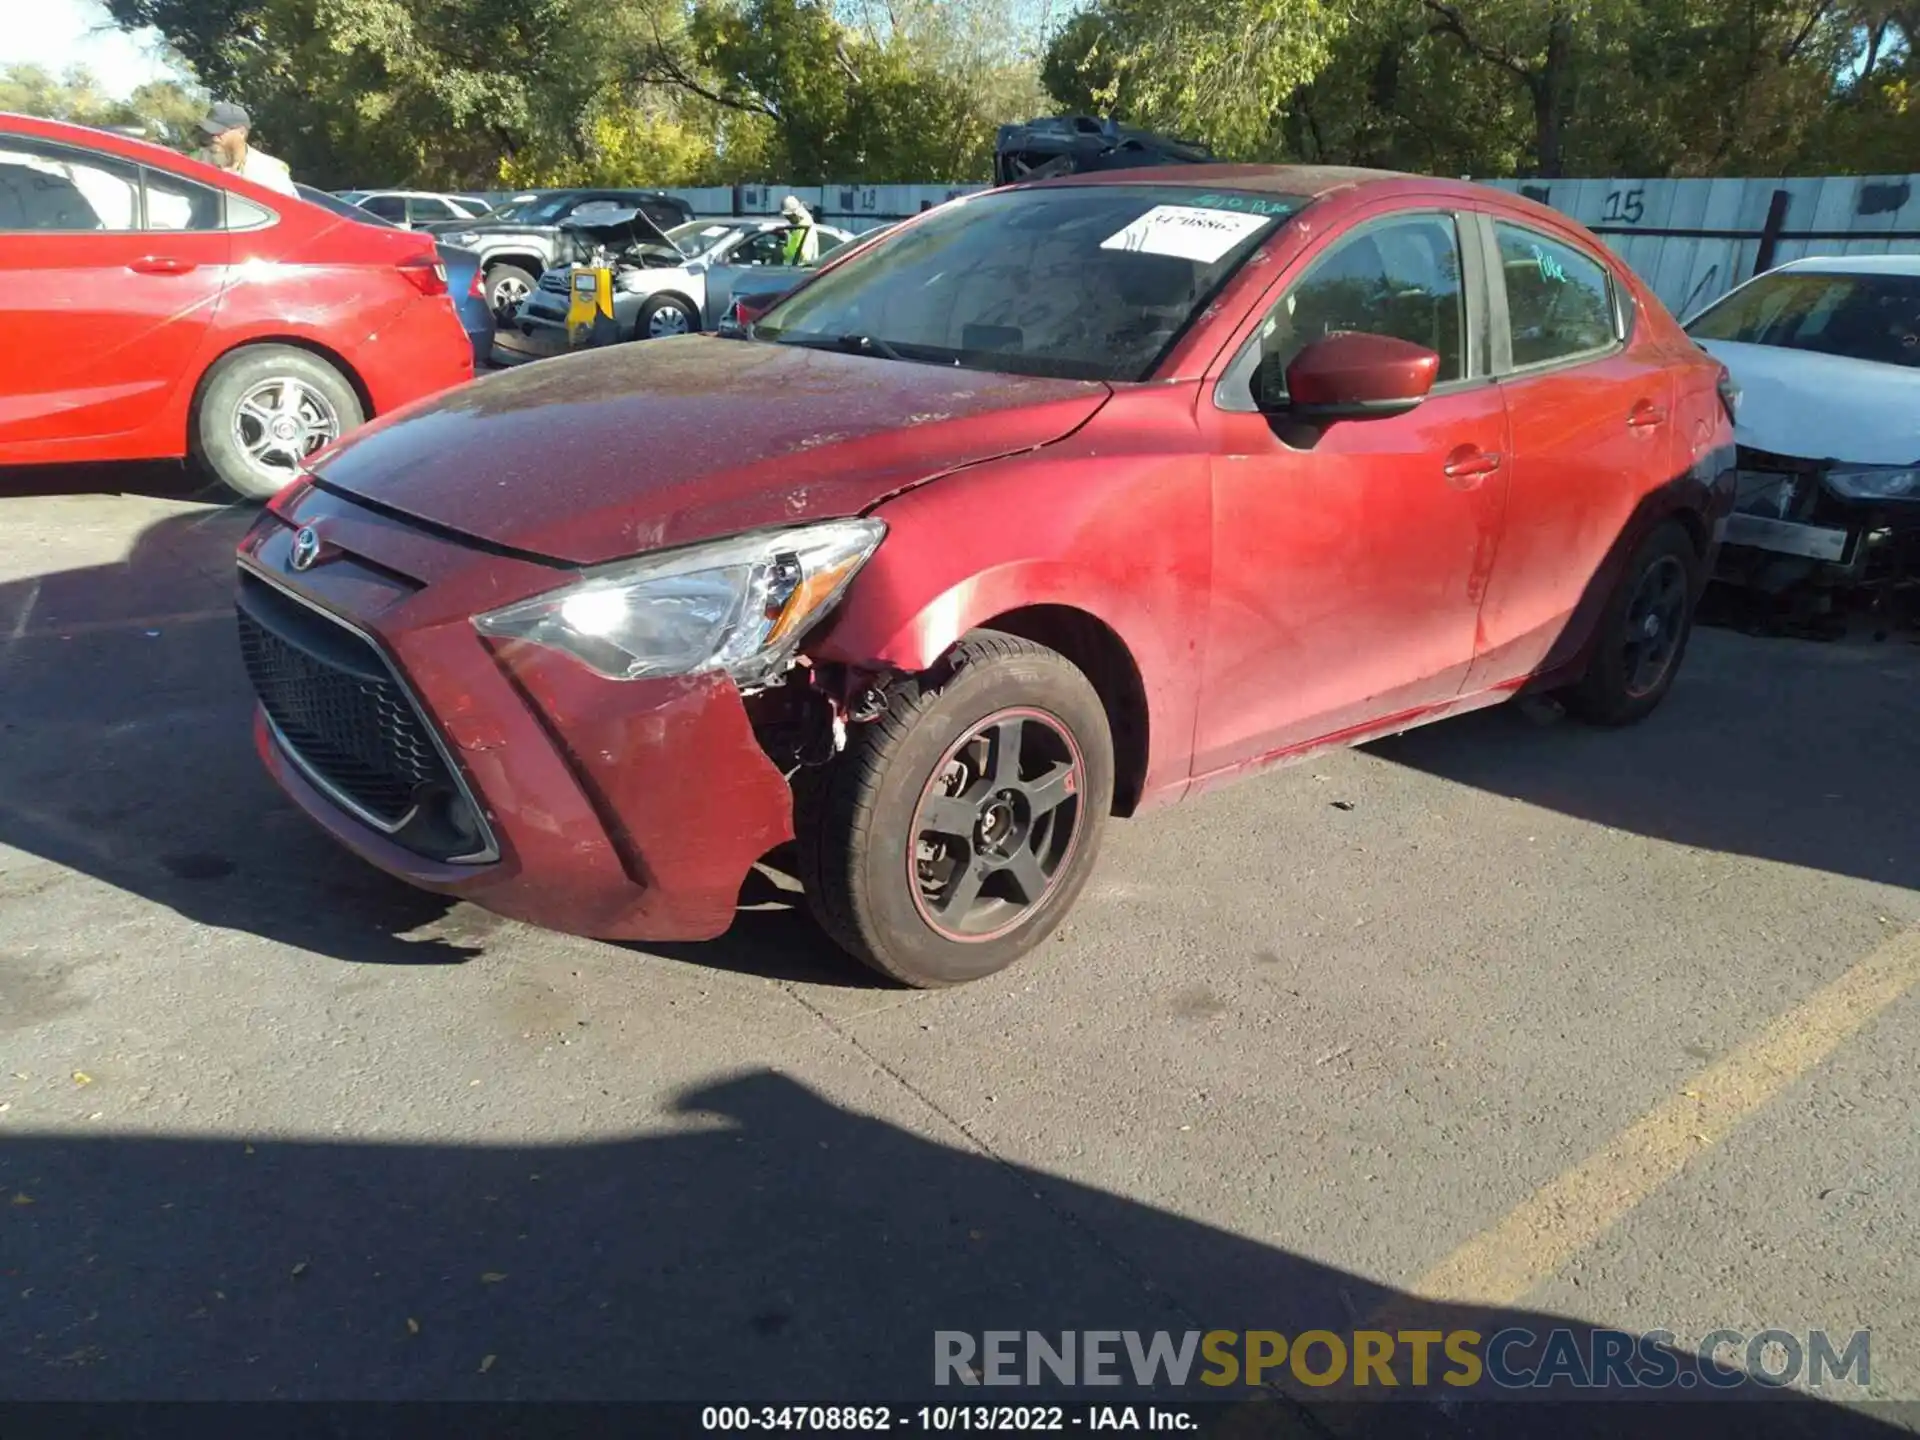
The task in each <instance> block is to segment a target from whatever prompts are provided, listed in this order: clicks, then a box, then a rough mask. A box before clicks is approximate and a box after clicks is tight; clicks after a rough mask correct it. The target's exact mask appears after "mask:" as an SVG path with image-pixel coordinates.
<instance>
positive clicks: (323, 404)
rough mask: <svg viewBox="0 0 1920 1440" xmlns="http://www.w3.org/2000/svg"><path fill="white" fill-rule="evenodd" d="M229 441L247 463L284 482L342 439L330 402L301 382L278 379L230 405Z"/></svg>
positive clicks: (290, 379) (284, 377)
mask: <svg viewBox="0 0 1920 1440" xmlns="http://www.w3.org/2000/svg"><path fill="white" fill-rule="evenodd" d="M233 438H234V441H235V442H236V443H237V444H238V445H239V447H240V449H241V450H242V451H243V452H244V453H245V455H246V457H247V463H248V464H249V465H251V466H252V467H253V468H254V469H255V470H257V471H259V472H260V473H261V474H262V475H264V476H267V477H268V478H270V479H272V480H274V481H276V482H277V483H279V484H282V485H284V484H286V483H287V482H288V481H290V480H292V479H293V477H294V476H295V475H297V474H298V473H299V470H300V462H301V461H303V460H305V459H306V458H307V456H309V455H311V454H313V452H314V451H316V450H318V449H320V447H321V446H323V445H331V444H332V443H333V442H334V441H335V440H338V439H339V438H340V416H339V413H338V412H337V411H336V410H335V409H334V408H333V402H332V401H330V400H329V399H327V397H326V396H325V395H323V394H321V393H320V392H319V391H318V390H316V389H314V388H313V387H312V386H311V385H308V384H306V383H305V382H304V381H300V380H295V379H292V378H290V377H286V376H280V377H276V378H274V379H271V380H263V381H261V382H260V383H259V384H258V385H255V386H254V387H253V388H252V389H251V390H249V391H247V393H246V394H244V395H242V396H241V397H240V403H239V404H238V405H236V406H234V407H233Z"/></svg>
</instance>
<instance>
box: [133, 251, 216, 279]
mask: <svg viewBox="0 0 1920 1440" xmlns="http://www.w3.org/2000/svg"><path fill="white" fill-rule="evenodd" d="M127 268H128V269H129V270H131V271H133V272H134V274H136V275H185V274H186V273H187V272H188V271H189V270H198V269H199V268H200V267H199V266H198V265H196V264H194V262H193V261H191V260H182V259H180V258H179V257H178V256H177V255H142V256H141V257H140V258H139V259H138V260H135V261H133V262H132V263H131V264H130V265H128V266H127Z"/></svg>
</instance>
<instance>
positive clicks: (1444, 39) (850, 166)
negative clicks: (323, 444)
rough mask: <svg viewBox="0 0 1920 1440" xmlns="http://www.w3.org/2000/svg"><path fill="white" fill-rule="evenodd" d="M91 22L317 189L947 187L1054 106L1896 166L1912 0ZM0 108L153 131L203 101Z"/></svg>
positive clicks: (1492, 154)
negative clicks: (184, 81) (1016, 123)
mask: <svg viewBox="0 0 1920 1440" xmlns="http://www.w3.org/2000/svg"><path fill="white" fill-rule="evenodd" d="M107 4H108V7H109V9H110V10H111V12H112V14H113V16H114V18H115V19H116V20H117V21H118V22H119V23H121V24H123V25H127V26H144V25H153V26H156V27H158V29H159V30H160V32H161V33H162V34H163V35H164V36H165V37H166V39H167V40H168V42H169V43H170V44H171V45H172V46H173V47H174V49H175V50H176V52H177V53H178V54H179V55H180V56H182V57H183V59H184V61H185V62H186V64H188V65H189V66H190V67H191V69H192V71H193V73H194V74H195V75H196V76H197V77H198V79H199V81H200V83H202V84H204V85H205V86H206V87H207V89H208V90H209V91H210V92H212V93H213V94H215V95H217V96H219V97H220V98H229V99H234V100H238V101H240V102H241V103H242V104H244V105H246V106H247V107H248V108H249V109H250V110H251V111H252V112H253V114H254V119H255V131H256V137H257V139H258V140H259V143H260V144H261V146H262V148H264V149H266V150H268V151H269V152H271V153H273V154H277V155H279V156H281V157H282V158H284V159H286V160H287V161H288V162H289V163H290V164H291V165H292V166H293V168H294V171H295V173H296V174H297V175H298V176H299V177H300V178H301V179H302V180H306V181H309V182H310V183H314V184H319V185H325V186H344V185H347V184H366V185H397V184H415V185H423V186H448V187H454V186H458V187H483V186H485V187H491V186H494V185H512V186H534V185H543V184H561V183H586V182H595V183H601V182H604V183H616V182H623V183H646V184H662V185H665V184H702V183H705V184H723V183H728V182H731V181H737V180H788V181H792V182H794V183H796V184H804V183H820V182H826V181H844V182H855V181H868V182H881V181H919V180H930V181H940V180H948V181H957V180H974V179H983V178H985V177H986V176H987V175H988V174H989V173H990V162H991V153H992V145H993V136H994V130H995V128H996V126H998V125H1000V124H1002V123H1004V122H1006V121H1010V120H1023V119H1027V118H1029V117H1031V116H1033V115H1037V114H1042V113H1047V112H1048V111H1052V110H1056V109H1066V110H1069V111H1073V112H1076V113H1093V114H1100V115H1111V116H1114V117H1115V118H1118V119H1122V120H1126V121H1131V122H1133V123H1137V124H1143V125H1147V126H1150V127H1153V128H1156V129H1160V130H1167V131H1172V132H1175V133H1178V134H1183V135H1189V136H1192V137H1194V138H1197V139H1201V140H1204V141H1206V142H1208V143H1209V144H1211V145H1213V146H1214V147H1215V148H1216V149H1217V150H1219V151H1220V152H1221V153H1222V154H1225V155H1228V156H1232V157H1237V158H1244V159H1252V160H1276V159H1306V160H1314V161H1323V162H1329V163H1348V164H1365V165H1377V166H1383V167H1391V168H1397V169H1409V170H1415V171H1424V172H1429V173H1440V174H1472V175H1482V176H1490V175H1503V174H1536V175H1546V176H1552V175H1561V174H1589V175H1594V174H1600V175H1605V174H1616V175H1623V174H1635V175H1647V176H1653V175H1709V174H1780V173H1785V172H1790V171H1801V172H1815V171H1856V172H1861V171H1864V172H1884V171H1905V170H1909V169H1911V168H1912V167H1913V166H1914V165H1916V164H1920V160H1916V158H1915V157H1916V156H1920V0H1090V3H1088V4H1086V5H1084V6H1081V7H1079V8H1076V9H1074V10H1073V11H1072V13H1071V14H1070V16H1069V18H1067V19H1066V20H1065V21H1064V23H1062V24H1059V25H1056V26H1053V27H1051V29H1050V30H1049V31H1048V33H1047V34H1046V35H1044V36H1043V35H1042V34H1041V33H1039V29H1038V28H1037V27H1036V22H1035V19H1034V14H1035V12H1034V10H1033V8H1032V0H107ZM1043 13H1044V12H1043ZM1044 25H1045V22H1044V21H1040V22H1039V26H1040V27H1044ZM1043 39H1044V40H1045V42H1046V43H1044V45H1043V44H1042V41H1043ZM4 86H5V87H6V88H4V89H0V105H6V106H9V107H11V108H21V109H29V110H37V111H41V112H43V113H64V114H74V115H82V116H87V117H93V118H94V121H95V123H112V124H121V123H150V124H152V125H155V126H158V127H160V128H161V129H162V130H164V131H166V132H168V133H169V134H172V135H173V136H174V137H175V138H176V139H181V140H185V139H186V138H187V135H186V132H187V131H188V130H189V129H190V126H191V121H192V119H193V112H194V111H195V109H196V107H197V106H198V104H199V103H200V102H201V100H202V97H201V96H200V95H199V94H198V93H197V92H193V93H190V92H188V91H186V90H183V89H182V88H181V87H179V86H170V87H148V91H143V92H142V94H141V95H140V96H136V97H134V99H133V100H132V101H131V102H129V103H128V105H127V106H122V107H119V108H115V107H114V105H113V104H111V103H110V102H108V101H106V100H105V99H104V98H103V97H101V96H100V95H99V94H98V91H97V87H93V86H92V85H91V83H90V82H88V81H87V80H86V78H85V77H84V76H78V77H68V79H67V80H59V79H56V78H54V77H52V76H48V75H46V74H45V73H44V72H22V71H21V70H19V68H18V67H16V69H15V70H14V71H13V72H10V74H9V76H8V78H7V80H6V81H5V82H4ZM149 92H151V93H149ZM9 97H10V98H9ZM1049 97H1051V98H1049ZM101 117H105V118H104V119H103V118H101ZM129 117H131V118H129Z"/></svg>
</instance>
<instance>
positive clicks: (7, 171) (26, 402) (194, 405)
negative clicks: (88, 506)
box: [0, 114, 473, 499]
mask: <svg viewBox="0 0 1920 1440" xmlns="http://www.w3.org/2000/svg"><path fill="white" fill-rule="evenodd" d="M472 376H473V354H472V350H471V348H470V346H469V344H468V341H467V338H466V335H465V333H464V332H463V331H462V329H461V327H460V322H459V320H458V318H457V317H456V315H455V312H454V308H453V302H452V301H451V300H450V299H449V297H448V295H447V281H446V274H445V272H444V270H442V268H441V267H440V263H439V259H438V257H437V256H436V254H435V252H434V248H433V242H432V240H431V239H429V238H427V237H425V236H420V235H414V234H410V233H408V232H406V231H400V230H394V231H387V230H381V229H377V228H375V227H373V226H371V225H358V224H354V223H352V222H351V221H348V220H344V219H342V218H340V217H339V216H336V215H331V214H329V213H327V212H326V211H325V210H322V209H320V208H319V207H318V206H314V205H309V204H308V203H307V202H306V201H304V200H296V199H293V198H291V197H289V196H286V195H282V194H280V193H278V192H277V191H273V190H269V189H267V188H265V187H263V186H260V185H256V184H253V183H252V182H250V181H247V180H243V179H241V178H239V177H238V176H235V175H232V174H229V173H227V172H225V171H221V170H217V169H214V168H213V167H211V166H208V165H202V164H200V163H199V162H197V161H194V160H189V159H186V158H184V157H182V156H180V155H177V154H175V153H174V152H172V151H170V150H166V149H162V148H161V147H159V146H157V145H149V144H146V143H145V142H143V141H139V140H131V139H127V138H125V137H123V136H120V135H115V134H110V133H107V132H105V131H100V130H94V129H89V128H87V127H84V126H79V125H67V124H62V123H59V122H57V121H52V120H38V119H33V118H30V117H27V116H23V115H8V114H0V465H30V464H49V463H57V462H62V461H70V460H94V461H100V460H148V459H163V458H171V457H175V456H186V455H193V456H196V457H197V458H199V459H200V460H201V461H202V462H203V463H204V464H205V465H206V466H207V467H208V468H209V469H210V470H211V471H212V472H213V473H214V474H215V475H216V476H218V477H219V478H220V479H221V480H222V481H224V482H225V483H226V485H227V486H228V487H229V488H230V489H232V490H234V491H235V492H237V493H238V494H240V495H243V496H247V497H250V498H255V499H264V498H266V497H268V496H271V495H273V494H274V493H275V492H277V491H278V490H280V489H281V488H282V487H284V486H285V485H286V484H287V483H288V482H290V481H291V480H292V479H293V478H294V477H295V475H296V474H297V473H298V469H299V466H300V464H301V463H302V462H303V461H304V460H305V459H306V457H307V456H308V455H310V454H312V453H313V452H314V451H316V450H318V449H320V448H321V447H322V446H324V445H326V444H329V443H331V442H332V441H333V440H336V439H338V438H339V437H340V436H342V435H344V434H346V433H347V432H348V431H350V430H352V429H353V428H354V427H355V426H357V425H359V424H360V423H361V422H362V421H363V420H365V419H366V418H367V417H369V416H371V415H377V414H381V413H383V412H385V411H388V410H392V409H394V408H395V407H397V406H400V405H404V404H406V403H407V402H409V401H411V400H416V399H419V398H420V397H422V396H425V395H430V394H432V393H433V392H434V391H436V390H442V389H445V388H446V387H447V386H449V385H457V384H459V383H460V382H462V381H464V380H469V379H471V378H472Z"/></svg>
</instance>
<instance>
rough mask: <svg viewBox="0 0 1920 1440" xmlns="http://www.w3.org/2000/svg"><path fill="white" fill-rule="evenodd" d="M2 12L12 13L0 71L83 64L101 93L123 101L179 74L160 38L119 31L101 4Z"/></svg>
mask: <svg viewBox="0 0 1920 1440" xmlns="http://www.w3.org/2000/svg"><path fill="white" fill-rule="evenodd" d="M0 8H3V9H6V10H8V11H10V12H11V13H9V14H8V15H7V18H6V21H5V23H4V24H0V67H5V66H7V65H17V64H31V65H44V66H45V67H46V68H47V69H49V70H51V71H53V72H54V73H55V74H56V75H57V74H59V73H61V72H62V71H64V70H65V69H66V68H67V67H68V66H70V65H84V66H86V67H87V69H89V70H91V71H92V72H93V75H94V78H95V79H96V80H98V81H99V82H100V88H101V89H102V90H105V91H106V92H107V93H108V94H111V95H113V96H115V97H116V98H121V99H124V98H125V97H126V96H127V95H129V94H131V93H132V92H133V90H134V89H135V87H137V86H140V85H143V84H145V83H146V82H147V81H149V80H159V79H163V78H166V77H167V76H170V75H172V74H173V73H174V72H173V71H172V70H171V69H170V68H169V67H168V66H167V64H166V62H165V60H163V59H162V58H161V47H160V45H159V37H158V36H157V35H155V34H153V33H151V32H149V33H148V34H147V35H144V36H135V35H127V34H124V33H122V32H121V31H119V30H116V29H114V28H113V26H112V24H111V22H109V21H108V19H107V12H106V7H105V6H104V5H102V4H101V3H100V0H14V3H13V4H8V5H5V6H0Z"/></svg>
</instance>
